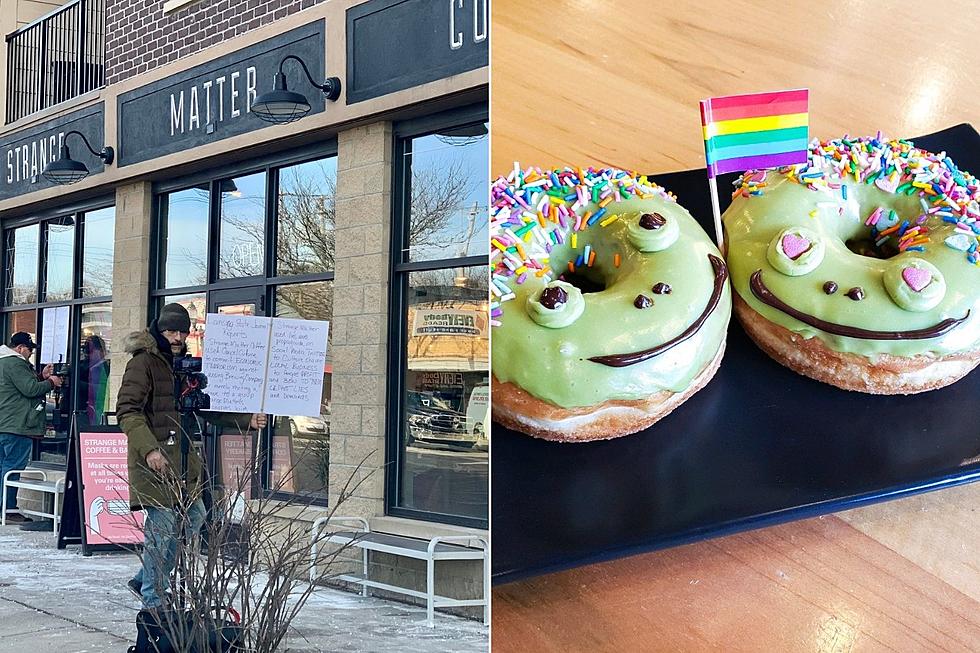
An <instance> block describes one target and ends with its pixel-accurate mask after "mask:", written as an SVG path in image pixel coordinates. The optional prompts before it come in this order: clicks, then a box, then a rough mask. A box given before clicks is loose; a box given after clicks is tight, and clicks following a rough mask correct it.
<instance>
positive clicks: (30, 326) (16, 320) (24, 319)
mask: <svg viewBox="0 0 980 653" xmlns="http://www.w3.org/2000/svg"><path fill="white" fill-rule="evenodd" d="M20 331H23V332H24V333H27V334H30V336H31V340H33V341H34V342H37V311H35V310H33V309H31V310H29V311H17V312H15V313H8V314H7V331H6V333H4V334H3V342H4V344H6V343H8V342H10V336H12V335H14V334H15V333H18V332H20ZM37 356H38V350H37V349H35V350H34V353H33V354H31V357H30V358H29V359H28V360H29V361H30V362H31V365H34V364H35V363H36V362H37Z"/></svg>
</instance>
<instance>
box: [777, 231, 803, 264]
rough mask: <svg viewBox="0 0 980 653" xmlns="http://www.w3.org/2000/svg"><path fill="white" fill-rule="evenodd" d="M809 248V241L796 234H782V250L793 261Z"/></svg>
mask: <svg viewBox="0 0 980 653" xmlns="http://www.w3.org/2000/svg"><path fill="white" fill-rule="evenodd" d="M808 249H810V241H809V240H807V239H806V238H804V237H802V236H797V235H796V234H786V235H785V236H783V252H784V253H785V254H786V256H788V257H790V258H791V259H793V260H794V261H795V260H796V259H798V258H800V256H802V255H803V253H804V252H806V251H807V250H808Z"/></svg>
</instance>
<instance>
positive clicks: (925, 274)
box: [882, 257, 946, 311]
mask: <svg viewBox="0 0 980 653" xmlns="http://www.w3.org/2000/svg"><path fill="white" fill-rule="evenodd" d="M882 280H883V281H884V283H885V290H887V291H888V294H889V295H890V296H891V298H892V301H894V302H895V303H896V304H898V305H899V306H900V307H901V308H904V309H905V310H906V311H928V310H929V309H932V308H935V306H936V305H937V304H939V302H941V301H942V300H943V297H945V296H946V280H945V279H944V278H943V273H942V272H940V271H939V269H938V268H937V267H936V266H935V265H933V264H932V263H929V262H928V261H924V260H923V259H921V258H914V257H909V258H905V257H901V258H898V259H897V260H894V261H893V262H892V264H891V265H890V266H888V268H887V269H886V270H885V273H884V274H883V275H882Z"/></svg>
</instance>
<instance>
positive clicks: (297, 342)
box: [202, 313, 330, 417]
mask: <svg viewBox="0 0 980 653" xmlns="http://www.w3.org/2000/svg"><path fill="white" fill-rule="evenodd" d="M329 325H330V323H329V322H322V321H314V320H292V319H286V318H278V317H277V318H269V317H252V316H244V315H224V314H218V313H208V316H207V321H206V326H205V337H204V356H203V358H204V360H203V364H202V371H203V372H204V374H206V375H207V377H208V386H207V388H205V392H207V394H208V395H209V396H210V397H211V410H213V411H224V412H231V413H272V414H275V415H297V416H299V415H302V416H306V417H318V416H319V415H320V396H321V394H322V392H323V370H324V363H325V361H326V357H327V335H328V333H329Z"/></svg>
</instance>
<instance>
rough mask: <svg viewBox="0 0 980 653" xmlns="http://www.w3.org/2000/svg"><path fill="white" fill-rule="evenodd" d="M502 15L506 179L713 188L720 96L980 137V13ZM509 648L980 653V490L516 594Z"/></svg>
mask: <svg viewBox="0 0 980 653" xmlns="http://www.w3.org/2000/svg"><path fill="white" fill-rule="evenodd" d="M899 5H901V6H902V7H907V8H900V7H899ZM491 7H492V11H493V28H492V29H493V36H492V68H491V75H492V82H491V83H492V87H491V88H492V91H491V97H492V100H491V124H492V155H491V158H492V166H493V169H492V173H493V174H494V175H496V174H499V173H502V172H506V171H507V170H508V169H510V168H511V167H512V166H513V162H514V161H520V162H521V163H522V164H525V165H532V164H533V165H541V166H550V165H556V164H571V165H586V164H591V163H601V164H609V165H615V166H618V167H623V168H629V169H634V170H639V171H642V172H651V173H656V172H667V171H673V170H681V169H688V168H695V167H703V165H704V158H703V157H704V153H703V145H702V142H701V140H700V123H699V115H698V110H697V101H698V100H699V99H702V98H704V97H708V96H711V95H725V94H731V93H741V92H752V91H766V90H776V89H784V88H797V87H808V88H810V91H811V95H810V97H811V100H810V129H811V135H816V136H820V137H821V138H831V137H835V136H840V135H843V134H844V133H850V134H853V135H857V134H866V133H873V132H874V131H877V130H879V129H880V130H882V131H883V132H885V133H886V134H887V135H895V136H912V135H916V134H921V133H926V132H930V131H935V130H938V129H942V128H944V127H948V126H951V125H954V124H958V123H961V122H971V123H973V124H974V125H975V126H980V74H978V73H977V72H976V71H977V70H978V67H977V66H978V63H977V62H980V33H977V32H980V29H978V28H980V18H978V16H980V8H978V7H977V6H976V5H975V4H974V3H970V2H966V1H963V0H960V1H956V2H941V3H934V4H932V5H928V6H926V5H921V4H913V3H885V2H872V1H868V0H856V1H852V2H825V3H819V2H813V3H803V2H779V3H776V2H757V3H749V2H738V1H734V2H733V1H729V2H724V3H720V2H698V3H693V2H647V1H640V0H633V1H624V0H618V1H616V2H613V1H612V0H605V1H603V0H564V1H561V0H538V1H537V2H516V1H514V0H494V2H493V3H492V5H491ZM971 71H972V72H971ZM972 172H974V173H977V172H980V171H972ZM679 199H680V201H681V203H683V198H679ZM978 412H980V411H978ZM978 430H980V426H978ZM502 491H505V489H502V488H493V492H494V493H496V492H502ZM492 643H493V651H494V653H505V652H508V653H509V652H515V653H516V652H522V653H523V652H525V651H531V652H541V653H546V652H549V651H556V652H557V651H562V652H565V651H589V652H600V651H616V652H617V653H618V652H627V653H628V652H632V651H703V650H712V651H780V652H783V651H785V652H796V651H800V652H802V651H817V652H824V651H828V652H829V651H901V652H906V651H980V484H973V485H968V486H963V487H959V488H953V489H949V490H943V491H940V492H934V493H930V494H926V495H921V496H917V497H912V498H907V499H902V500H898V501H893V502H889V503H885V504H879V505H875V506H871V507H867V508H862V509H858V510H854V511H849V512H845V513H839V514H835V515H829V516H826V517H823V518H820V519H811V520H807V521H802V522H796V523H792V524H787V525H783V526H778V527H772V528H768V529H764V530H758V531H752V532H748V533H744V534H740V535H734V536H730V537H726V538H721V539H717V540H711V541H707V542H702V543H698V544H693V545H689V546H684V547H679V548H676V549H670V550H667V551H661V552H657V553H651V554H646V555H641V556H635V557H632V558H626V559H622V560H618V561H613V562H609V563H604V564H598V565H593V566H588V567H583V568H579V569H574V570H571V571H568V572H563V573H559V574H552V575H549V576H543V577H539V578H536V579H531V580H528V581H524V582H519V583H511V584H508V585H503V586H499V587H497V588H495V590H494V593H493V630H492Z"/></svg>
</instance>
